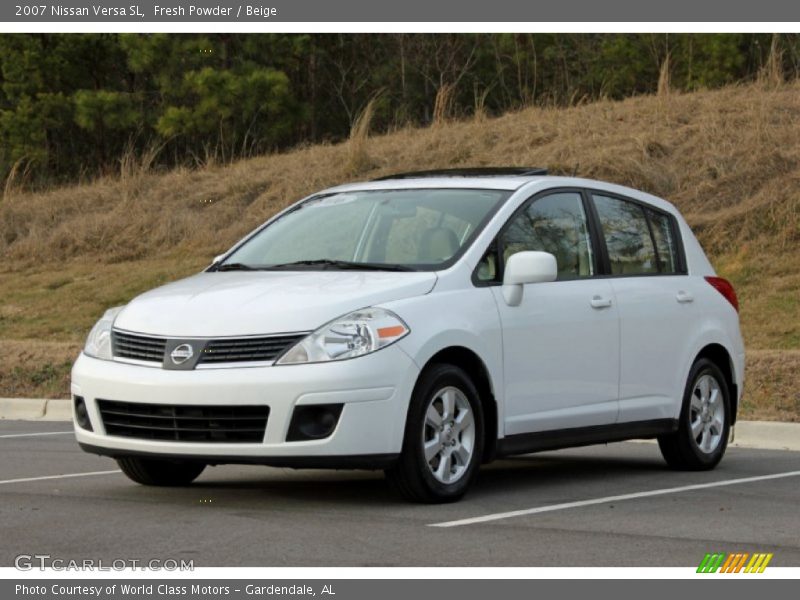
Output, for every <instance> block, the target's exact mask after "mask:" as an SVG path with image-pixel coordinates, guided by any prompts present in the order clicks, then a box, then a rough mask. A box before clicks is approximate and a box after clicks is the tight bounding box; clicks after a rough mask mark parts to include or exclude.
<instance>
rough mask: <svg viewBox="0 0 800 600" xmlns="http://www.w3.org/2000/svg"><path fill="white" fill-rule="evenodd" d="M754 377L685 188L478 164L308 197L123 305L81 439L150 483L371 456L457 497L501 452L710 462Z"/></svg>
mask: <svg viewBox="0 0 800 600" xmlns="http://www.w3.org/2000/svg"><path fill="white" fill-rule="evenodd" d="M743 373H744V348H743V344H742V338H741V335H740V333H739V320H738V312H737V300H736V295H735V293H734V290H733V288H732V287H731V285H730V284H729V283H728V282H727V281H725V280H724V279H721V278H719V277H717V276H716V275H715V273H714V270H713V268H712V267H711V265H710V264H709V261H708V260H707V258H706V256H705V255H704V254H703V251H702V249H701V248H700V245H699V244H698V242H697V240H696V239H695V236H694V235H693V234H692V232H691V231H690V229H689V227H688V225H687V224H686V221H684V219H683V218H682V217H681V215H680V214H679V213H678V211H677V210H676V209H675V208H674V207H673V206H672V205H671V204H669V203H668V202H666V201H664V200H661V199H659V198H655V197H653V196H650V195H648V194H645V193H642V192H639V191H636V190H633V189H628V188H624V187H620V186H618V185H612V184H608V183H602V182H599V181H590V180H586V179H576V178H568V177H554V176H547V175H546V172H545V171H543V170H540V169H522V168H512V169H468V170H449V171H429V172H420V173H410V174H403V175H397V176H393V177H389V178H384V179H381V180H377V181H371V182H367V183H356V184H350V185H342V186H339V187H335V188H332V189H328V190H325V191H323V192H320V193H318V194H314V195H313V196H310V197H308V198H305V199H304V200H301V201H299V202H297V203H296V204H294V205H292V206H290V207H289V208H287V209H286V210H284V211H283V212H281V213H279V214H278V215H276V216H275V217H273V218H272V219H270V220H269V221H267V222H266V223H265V224H264V225H263V226H261V227H260V228H258V229H256V230H255V231H254V232H253V233H252V234H250V235H248V236H247V237H246V238H244V239H243V240H242V241H240V242H239V243H237V244H236V245H235V246H234V247H233V248H231V249H230V250H229V251H228V252H226V253H225V254H224V255H222V256H220V257H218V258H217V259H216V260H215V261H214V262H213V264H212V265H211V266H210V267H208V268H207V269H206V270H205V271H204V272H202V273H199V274H197V275H194V276H192V277H189V278H187V279H183V280H181V281H177V282H175V283H171V284H168V285H165V286H163V287H160V288H158V289H155V290H152V291H150V292H147V293H145V294H142V295H141V296H138V297H137V298H135V299H133V300H132V301H131V302H130V303H129V304H128V305H126V306H124V307H117V308H112V309H110V310H108V311H107V312H106V313H105V315H104V316H103V317H102V319H101V320H100V321H99V322H98V323H97V324H96V325H95V327H94V329H92V332H91V333H90V334H89V338H88V340H87V342H86V347H85V349H84V351H83V353H82V354H81V355H80V357H79V358H78V360H77V362H76V363H75V366H74V368H73V371H72V395H73V408H74V418H75V432H76V435H77V439H78V441H79V442H80V445H81V446H82V447H83V449H84V450H86V451H88V452H94V453H97V454H102V455H107V456H111V457H114V458H116V459H117V461H118V463H119V465H120V467H121V468H122V470H123V471H124V472H125V474H126V475H128V476H129V477H130V478H131V479H133V480H134V481H136V482H139V483H142V484H150V485H185V484H188V483H190V482H191V481H192V480H194V479H195V478H196V477H197V476H198V475H199V474H200V472H201V471H202V470H203V469H204V468H205V467H206V466H207V465H218V464H226V463H258V464H265V465H276V466H288V467H312V468H368V469H384V470H385V472H386V475H387V477H388V479H389V480H390V481H391V482H392V483H393V484H394V486H395V487H396V488H397V489H398V490H399V491H400V492H401V493H402V494H403V495H404V496H406V497H407V498H409V499H411V500H416V501H425V502H443V501H451V500H456V499H458V498H460V497H461V496H462V495H463V494H464V493H465V491H466V490H467V488H468V487H469V485H470V483H471V482H472V481H473V480H474V479H475V476H476V474H477V472H478V467H479V465H480V463H482V462H487V461H491V460H492V459H495V458H497V457H502V456H507V455H511V454H522V453H528V452H534V451H539V450H550V449H556V448H565V447H568V446H580V445H588V444H596V443H603V442H610V441H618V440H625V439H631V438H657V439H658V443H659V446H660V448H661V452H662V454H663V456H664V458H665V459H666V461H667V463H668V464H669V466H671V467H673V468H677V469H710V468H713V467H714V466H715V465H716V464H717V463H718V462H719V461H720V459H721V458H722V455H723V453H724V452H725V448H726V446H727V443H728V436H729V431H730V428H731V426H732V425H733V423H734V421H735V419H736V410H737V406H738V404H739V401H740V398H741V393H742V383H743V377H742V376H743Z"/></svg>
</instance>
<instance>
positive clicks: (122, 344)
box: [111, 330, 167, 363]
mask: <svg viewBox="0 0 800 600" xmlns="http://www.w3.org/2000/svg"><path fill="white" fill-rule="evenodd" d="M166 345H167V340H165V339H164V338H157V337H150V336H146V335H139V334H131V333H123V332H122V331H117V330H114V331H112V332H111V349H112V352H113V353H114V356H119V357H120V358H132V359H135V360H144V361H148V362H157V363H160V362H161V361H162V360H163V359H164V348H165V347H166Z"/></svg>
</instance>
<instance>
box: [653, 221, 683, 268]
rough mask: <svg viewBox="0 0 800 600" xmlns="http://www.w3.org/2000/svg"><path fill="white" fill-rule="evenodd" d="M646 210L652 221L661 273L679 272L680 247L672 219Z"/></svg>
mask: <svg viewBox="0 0 800 600" xmlns="http://www.w3.org/2000/svg"><path fill="white" fill-rule="evenodd" d="M646 210H647V218H648V219H650V227H651V228H652V229H653V239H654V240H655V242H656V251H657V252H658V263H659V268H660V272H661V273H668V274H669V273H677V272H678V271H679V267H678V246H677V244H676V243H675V230H674V229H673V227H672V219H670V217H669V216H668V215H666V214H664V213H660V212H657V211H655V210H650V209H649V208H648V209H646Z"/></svg>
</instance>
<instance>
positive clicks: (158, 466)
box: [117, 456, 206, 486]
mask: <svg viewBox="0 0 800 600" xmlns="http://www.w3.org/2000/svg"><path fill="white" fill-rule="evenodd" d="M117 464H118V465H119V468H120V469H122V472H123V473H125V475H127V476H128V478H129V479H130V480H132V481H135V482H136V483H141V484H142V485H158V486H184V485H189V484H190V483H192V482H193V481H194V480H195V479H197V477H198V475H200V473H202V472H203V469H205V468H206V465H205V464H203V463H199V462H190V461H182V460H175V461H173V460H158V459H150V458H139V457H135V456H125V457H121V458H118V459H117Z"/></svg>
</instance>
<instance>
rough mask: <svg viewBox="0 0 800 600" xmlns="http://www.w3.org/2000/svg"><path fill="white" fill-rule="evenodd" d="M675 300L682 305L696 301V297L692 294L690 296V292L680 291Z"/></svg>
mask: <svg viewBox="0 0 800 600" xmlns="http://www.w3.org/2000/svg"><path fill="white" fill-rule="evenodd" d="M675 299H676V300H677V301H678V302H680V303H681V304H686V303H687V302H692V301H694V296H692V294H690V293H689V292H686V291H684V290H680V291H679V292H678V294H677V295H676V296H675Z"/></svg>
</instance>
